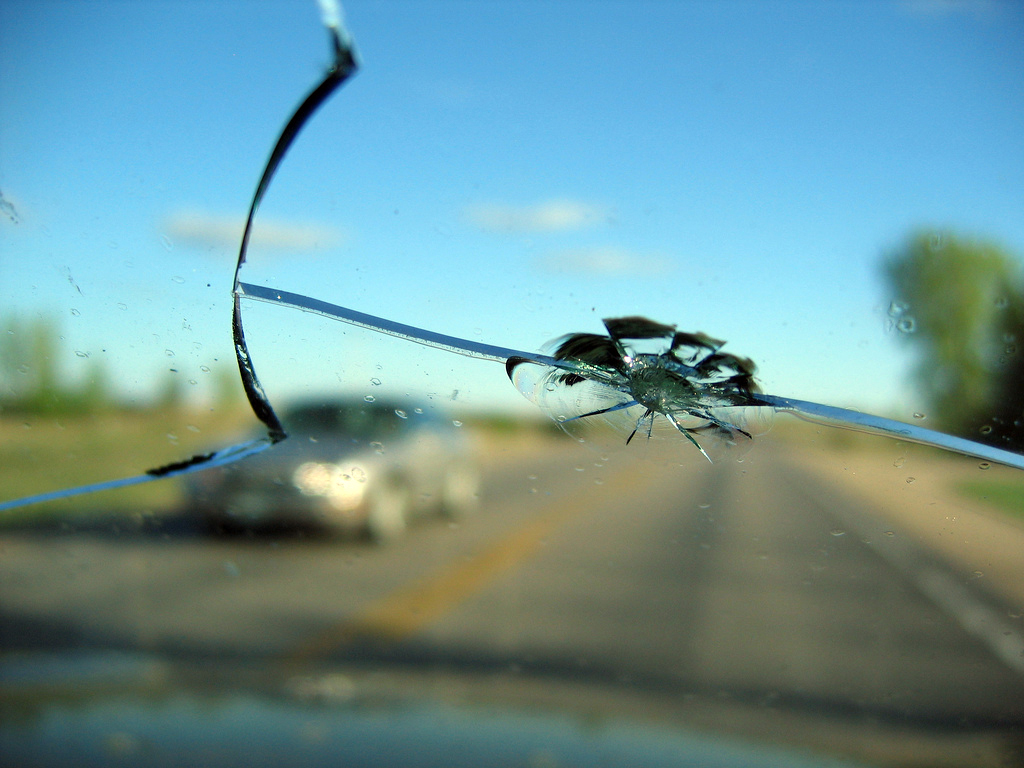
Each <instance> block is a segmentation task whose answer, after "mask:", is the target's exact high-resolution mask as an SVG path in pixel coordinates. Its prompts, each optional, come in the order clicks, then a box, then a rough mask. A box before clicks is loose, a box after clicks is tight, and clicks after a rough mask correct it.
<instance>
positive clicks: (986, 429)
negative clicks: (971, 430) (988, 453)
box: [978, 424, 992, 435]
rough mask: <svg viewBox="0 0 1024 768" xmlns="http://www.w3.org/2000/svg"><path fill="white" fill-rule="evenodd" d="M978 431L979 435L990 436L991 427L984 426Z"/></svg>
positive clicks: (988, 425) (989, 425)
mask: <svg viewBox="0 0 1024 768" xmlns="http://www.w3.org/2000/svg"><path fill="white" fill-rule="evenodd" d="M978 431H979V432H981V434H983V435H991V434H992V425H991V424H986V425H985V426H983V427H982V428H981V429H980V430H978Z"/></svg>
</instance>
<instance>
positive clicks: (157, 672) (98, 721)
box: [0, 653, 851, 768]
mask: <svg viewBox="0 0 1024 768" xmlns="http://www.w3.org/2000/svg"><path fill="white" fill-rule="evenodd" d="M381 675H383V677H381ZM385 678H386V679H387V680H389V681H390V683H389V684H383V685H379V684H375V683H374V680H375V679H385ZM0 682H2V690H3V697H2V704H0V706H2V711H3V717H2V719H0V757H2V758H3V762H4V763H5V764H8V765H28V764H31V765H47V766H75V767H76V768H78V767H79V766H90V765H118V764H125V765H129V764H138V763H139V762H143V763H145V764H146V765H152V766H160V765H182V764H192V763H196V764H202V765H206V766H229V765H232V766H233V765H245V766H284V765H302V766H320V765H332V766H334V765H339V764H344V765H346V766H390V765H403V766H413V767H416V766H463V765H465V766H486V765H508V766H520V765H521V766H533V765H551V766H560V765H573V766H575V765H631V766H670V765H671V766H732V767H735V768H761V767H762V766H779V765H786V766H794V767H795V768H811V766H824V765H829V766H837V765H851V763H839V762H837V761H833V760H828V761H822V760H819V759H816V758H814V757H812V756H808V755H806V754H803V753H796V754H794V753H792V752H788V751H785V750H780V749H779V748H777V747H774V746H772V747H766V746H765V745H760V744H751V743H747V742H740V741H734V740H731V739H729V738H722V737H718V736H712V735H708V734H701V733H697V732H688V731H681V730H679V729H675V728H667V727H658V726H652V725H647V724H638V723H636V722H630V721H627V720H619V719H617V718H614V717H601V718H594V717H593V716H584V715H583V714H581V713H580V712H578V711H573V710H572V709H571V708H570V709H568V710H565V709H560V708H557V709H550V708H541V709H538V708H537V707H535V706H534V707H524V708H514V707H506V706H496V705H494V704H479V703H477V704H468V703H464V704H462V705H453V704H451V703H442V702H441V701H439V700H438V698H437V697H430V696H422V695H419V694H418V693H414V691H419V692H422V690H423V688H422V686H421V685H418V684H417V681H414V680H410V681H409V682H410V686H409V688H410V692H409V693H407V694H403V693H401V692H400V691H401V689H402V687H403V686H402V685H401V681H399V685H398V686H397V687H396V686H395V685H394V683H395V678H394V677H393V676H389V674H388V673H387V671H384V672H382V671H381V670H373V671H370V672H369V673H368V672H367V670H365V669H364V670H343V669H334V670H321V671H319V672H317V673H316V674H287V673H283V674H282V672H281V670H254V669H253V668H252V667H251V666H249V665H245V666H241V667H235V668H230V669H229V668H226V667H225V665H224V664H223V663H220V662H218V663H216V664H215V665H213V666H211V667H209V668H206V669H203V668H201V667H194V666H191V667H189V668H178V667H175V666H173V665H170V664H168V663H167V662H166V661H163V660H158V659H155V658H147V657H145V656H125V655H123V654H92V653H86V654H81V655H76V656H68V655H62V656H59V657H58V656H53V657H47V656H40V655H32V656H26V657H22V658H21V659H19V660H15V661H12V660H10V659H8V660H7V661H5V662H4V664H3V665H2V667H0ZM418 682H420V683H421V682H422V681H418Z"/></svg>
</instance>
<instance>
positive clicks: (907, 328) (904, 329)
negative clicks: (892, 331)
mask: <svg viewBox="0 0 1024 768" xmlns="http://www.w3.org/2000/svg"><path fill="white" fill-rule="evenodd" d="M896 330H897V331H899V332H900V333H913V332H914V331H916V330H917V321H916V320H914V318H912V317H904V318H901V319H900V321H899V322H898V323H896Z"/></svg>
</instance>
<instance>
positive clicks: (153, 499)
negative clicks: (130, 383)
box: [0, 409, 253, 526]
mask: <svg viewBox="0 0 1024 768" xmlns="http://www.w3.org/2000/svg"><path fill="white" fill-rule="evenodd" d="M252 421H253V419H252V416H251V414H249V413H248V412H247V411H245V410H241V409H238V410H233V411H217V412H210V411H198V410H196V411H188V410H174V409H168V410H150V411H142V412H121V411H113V412H96V413H91V414H84V415H81V416H67V417H50V416H31V415H25V416H20V415H19V416H14V415H3V416H0V501H7V500H10V499H16V498H20V497H23V496H28V495H34V494H39V493H46V492H49V491H56V490H61V489H64V488H71V487H75V486H79V485H86V484H91V483H96V482H102V481H105V480H114V479H118V478H122V477H130V476H134V475H139V474H142V473H144V472H145V471H146V470H147V469H150V468H153V467H157V466H161V465H163V464H167V463H170V462H173V461H181V460H183V459H186V458H188V457H190V456H192V455H193V454H196V453H202V452H205V451H208V450H212V449H214V448H219V447H224V446H226V445H228V444H230V442H231V441H233V440H234V439H236V438H237V437H238V434H239V432H241V431H242V430H244V429H245V428H246V427H247V426H251V422H252ZM181 498H182V496H181V483H180V481H179V480H176V479H173V478H172V479H168V480H157V481H154V482H151V483H143V484H140V485H135V486H129V487H127V488H121V489H117V490H113V491H102V492H98V493H91V494H86V495H84V496H79V497H75V498H70V499H63V500H60V501H52V502H46V503H42V504H32V505H29V506H26V507H19V508H15V509H12V510H9V511H7V512H5V513H3V514H2V515H0V526H2V525H5V524H11V523H19V524H20V523H24V522H26V521H36V520H43V519H56V518H72V517H76V516H89V517H92V516H96V515H98V514H124V513H125V512H129V511H130V512H132V513H136V514H148V513H160V512H164V511H167V510H170V509H173V508H174V507H175V506H177V505H178V504H180V502H181Z"/></svg>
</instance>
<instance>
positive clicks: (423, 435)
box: [188, 399, 480, 542]
mask: <svg viewBox="0 0 1024 768" xmlns="http://www.w3.org/2000/svg"><path fill="white" fill-rule="evenodd" d="M283 421H284V424H285V427H286V429H287V430H288V432H289V437H288V439H287V440H285V441H283V442H281V443H279V444H277V445H275V446H273V447H272V448H271V449H269V450H267V451H263V452H262V453H260V454H258V455H256V456H252V457H250V458H249V459H247V460H245V461H242V462H239V463H237V464H234V465H231V466H228V467H225V468H223V469H220V470H211V471H210V472H202V473H198V474H197V475H195V476H194V477H196V478H197V479H196V480H195V481H194V482H192V483H191V484H190V486H189V490H188V500H189V505H190V507H191V509H192V511H193V512H198V513H199V514H200V515H201V516H202V517H203V518H204V519H205V521H206V523H207V524H208V526H209V527H210V529H211V530H213V531H218V532H226V531H238V530H245V529H267V528H278V527H303V528H307V527H308V528H315V529H320V530H325V531H330V532H335V533H366V534H368V535H369V536H370V537H371V538H372V539H373V540H375V541H378V542H386V541H389V540H391V539H394V538H396V537H398V536H400V535H401V534H402V533H403V532H404V531H405V528H406V525H407V523H408V522H409V520H410V519H411V518H413V517H417V516H422V515H426V514H445V515H448V516H452V517H457V516H461V515H464V514H466V513H467V512H469V511H471V510H472V509H473V508H474V507H475V506H476V503H477V493H478V488H479V482H480V480H479V477H480V476H479V470H478V469H477V467H476V465H475V463H474V462H473V460H472V454H471V451H470V446H469V441H468V440H467V439H466V437H465V435H464V434H463V432H462V431H461V430H460V429H459V428H457V427H456V426H455V425H454V424H453V423H452V422H451V421H449V420H447V419H444V418H441V417H439V416H437V415H436V414H434V413H432V412H431V411H428V410H425V409H419V408H417V409H408V406H406V409H403V408H401V407H398V406H396V405H394V404H386V403H380V402H372V403H371V402H366V401H364V400H359V399H356V400H345V401H335V402H311V403H304V404H301V405H296V406H293V407H292V408H291V409H290V410H288V411H286V413H285V416H284V419H283Z"/></svg>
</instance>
